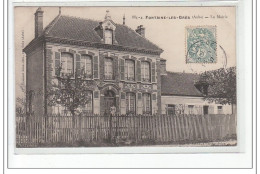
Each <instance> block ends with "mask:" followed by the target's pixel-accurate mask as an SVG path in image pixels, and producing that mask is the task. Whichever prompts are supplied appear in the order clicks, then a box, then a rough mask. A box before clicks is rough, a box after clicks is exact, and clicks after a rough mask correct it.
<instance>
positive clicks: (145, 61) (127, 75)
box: [24, 8, 230, 115]
mask: <svg viewBox="0 0 260 174" xmlns="http://www.w3.org/2000/svg"><path fill="white" fill-rule="evenodd" d="M43 13H44V12H43V10H42V9H41V8H38V9H37V11H36V12H35V38H34V39H33V40H32V41H31V42H30V43H29V44H28V45H27V46H26V47H25V48H24V52H25V53H26V57H27V59H26V60H27V61H26V63H27V65H26V67H27V72H26V88H27V92H28V91H39V90H40V91H43V95H41V96H36V97H33V99H32V98H31V99H30V100H29V102H30V103H29V107H28V108H29V112H31V111H33V112H34V113H35V114H36V115H37V114H40V115H41V114H42V113H45V114H51V113H56V114H57V113H58V114H64V113H65V112H67V110H66V108H64V107H63V106H59V105H57V106H48V104H47V99H46V92H47V90H48V88H51V85H52V83H53V82H55V80H56V78H57V76H61V77H62V76H66V75H68V74H72V75H75V73H76V72H77V71H80V72H82V77H83V78H84V79H85V80H86V81H90V82H91V83H89V84H90V85H89V86H88V95H89V97H90V98H91V100H90V102H89V103H88V104H87V105H86V107H85V108H83V111H84V112H87V113H91V114H101V115H102V114H105V113H109V112H110V109H111V107H113V106H114V107H115V108H116V113H117V114H121V115H124V114H128V115H130V114H133V115H139V114H170V113H172V114H175V113H176V112H175V111H177V110H178V108H179V106H180V104H183V106H185V107H187V112H188V114H189V113H192V114H195V112H193V111H191V110H192V109H195V108H196V104H197V103H198V102H199V106H200V108H201V109H202V110H201V112H200V113H199V114H203V113H204V114H211V113H212V114H213V113H216V112H217V109H216V108H218V109H221V110H222V111H221V113H222V114H225V113H229V112H230V106H222V105H216V104H209V103H207V102H206V101H204V100H203V94H202V92H201V91H200V90H199V89H197V87H196V85H195V83H194V82H195V81H194V80H196V79H197V80H198V78H197V77H195V76H193V75H192V74H190V75H189V74H186V75H185V73H184V74H178V73H177V74H176V73H175V74H174V73H171V72H167V71H166V60H164V59H162V58H161V57H160V55H161V53H162V52H163V50H162V49H161V48H159V47H158V46H157V45H155V44H153V43H152V42H150V41H149V40H148V39H146V38H145V28H144V27H143V26H142V25H140V26H138V27H137V29H136V30H133V29H131V28H129V27H128V26H126V25H125V22H124V23H123V24H116V23H114V22H113V20H112V18H111V16H110V14H109V11H107V13H106V16H105V19H104V21H94V20H90V19H83V18H78V17H71V16H64V15H61V13H59V15H58V16H57V17H56V18H55V19H54V20H53V21H52V22H51V23H50V24H49V25H47V26H46V27H45V28H43ZM59 68H61V69H59ZM181 78H184V79H181ZM178 84H179V85H178ZM29 98H30V95H29ZM189 98H193V100H189V101H194V103H190V104H187V103H186V99H189ZM212 107H213V109H212ZM210 108H211V109H210ZM214 108H215V110H214ZM205 109H206V110H207V111H206V110H205ZM203 110H205V111H203ZM215 111H216V112H215ZM187 112H185V113H187Z"/></svg>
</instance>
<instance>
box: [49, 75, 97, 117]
mask: <svg viewBox="0 0 260 174" xmlns="http://www.w3.org/2000/svg"><path fill="white" fill-rule="evenodd" d="M56 79H57V81H56V83H53V84H52V86H51V87H49V89H48V90H47V104H48V106H55V105H61V106H63V107H65V108H66V109H68V110H69V111H70V113H71V115H72V116H75V115H76V111H77V110H78V109H79V108H80V107H83V108H84V107H85V106H86V104H88V103H89V102H90V100H91V97H90V96H89V86H91V85H92V84H93V83H94V81H93V80H86V79H85V78H84V76H80V75H77V73H76V74H75V77H74V75H73V74H67V75H63V76H57V78H56Z"/></svg>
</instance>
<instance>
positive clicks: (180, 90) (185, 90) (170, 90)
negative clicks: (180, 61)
mask: <svg viewBox="0 0 260 174" xmlns="http://www.w3.org/2000/svg"><path fill="white" fill-rule="evenodd" d="M198 80H199V74H193V73H177V72H167V75H162V76H161V82H162V92H161V94H162V95H164V96H165V95H177V96H198V97H202V96H203V95H202V93H201V92H200V91H199V90H198V89H197V88H196V87H195V85H194V84H195V82H196V81H198Z"/></svg>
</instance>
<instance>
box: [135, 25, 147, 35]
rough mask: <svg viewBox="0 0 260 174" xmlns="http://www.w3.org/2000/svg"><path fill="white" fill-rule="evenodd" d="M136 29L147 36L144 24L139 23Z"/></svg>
mask: <svg viewBox="0 0 260 174" xmlns="http://www.w3.org/2000/svg"><path fill="white" fill-rule="evenodd" d="M135 31H136V32H137V33H138V34H140V35H141V36H143V37H145V28H144V26H143V25H139V26H138V27H137V29H136V30H135Z"/></svg>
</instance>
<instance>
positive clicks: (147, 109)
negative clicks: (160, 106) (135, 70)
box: [143, 93, 152, 114]
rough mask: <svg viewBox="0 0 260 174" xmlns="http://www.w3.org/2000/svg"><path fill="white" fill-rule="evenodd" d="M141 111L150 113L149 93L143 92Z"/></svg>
mask: <svg viewBox="0 0 260 174" xmlns="http://www.w3.org/2000/svg"><path fill="white" fill-rule="evenodd" d="M143 113H144V114H151V113H152V112H151V94H148V93H144V94H143Z"/></svg>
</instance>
